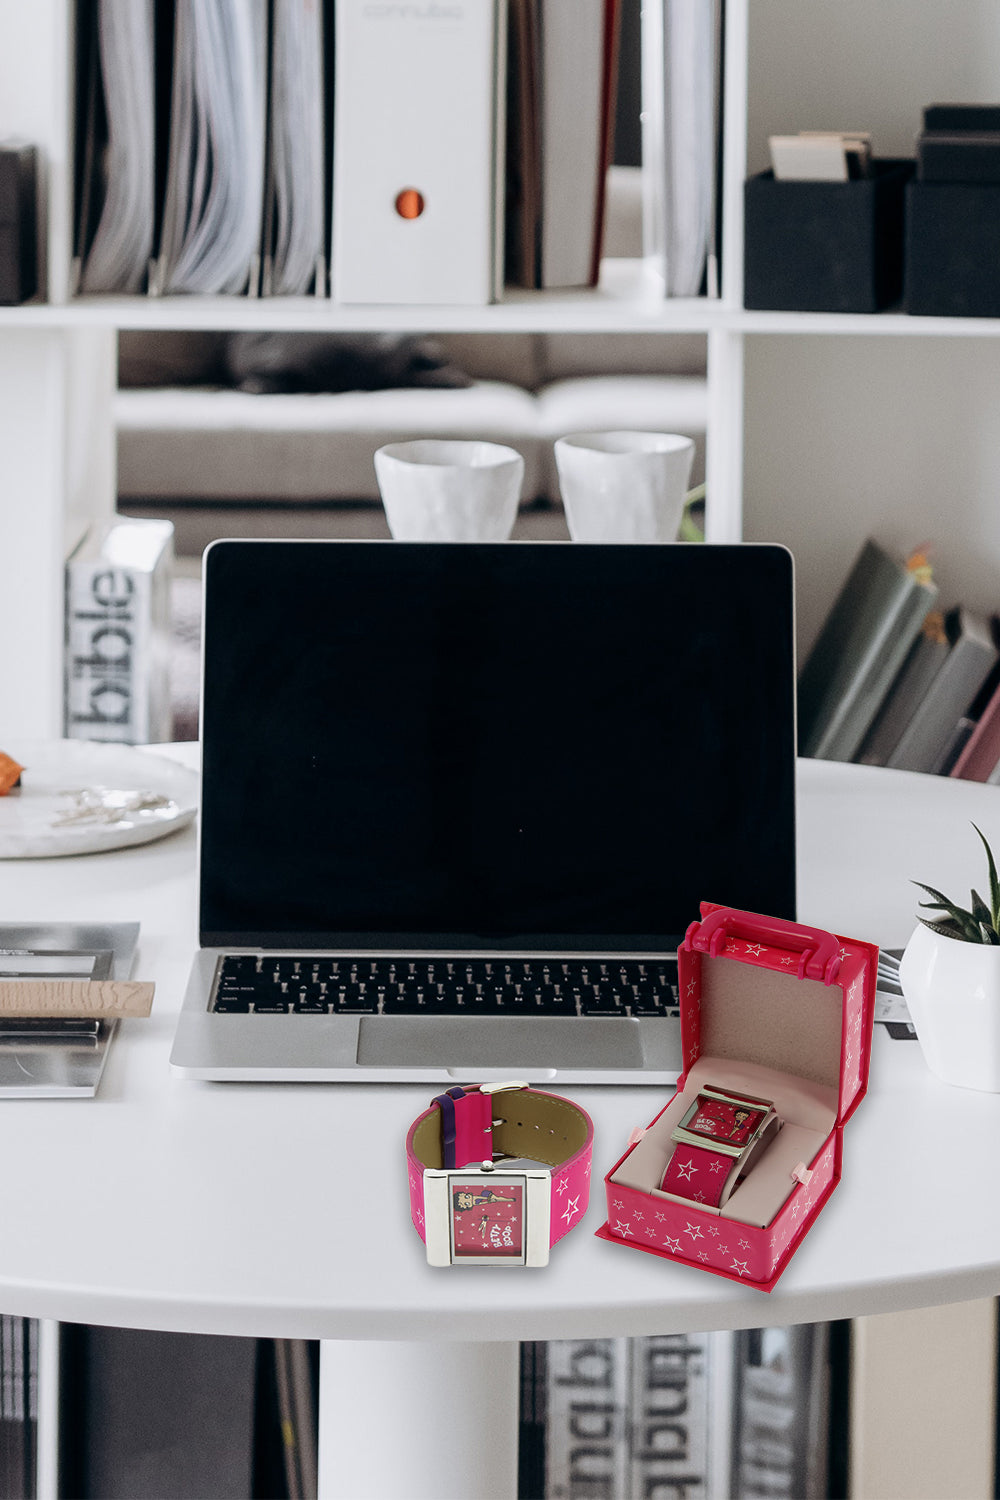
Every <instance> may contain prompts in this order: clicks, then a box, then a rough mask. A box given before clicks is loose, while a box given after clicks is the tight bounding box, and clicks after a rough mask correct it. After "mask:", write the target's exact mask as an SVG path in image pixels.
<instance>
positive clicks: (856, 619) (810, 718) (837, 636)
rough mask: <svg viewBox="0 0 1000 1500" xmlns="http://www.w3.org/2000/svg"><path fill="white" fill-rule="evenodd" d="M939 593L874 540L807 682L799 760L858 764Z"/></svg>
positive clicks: (845, 590)
mask: <svg viewBox="0 0 1000 1500" xmlns="http://www.w3.org/2000/svg"><path fill="white" fill-rule="evenodd" d="M937 593H938V590H937V585H936V584H935V583H934V582H933V580H932V579H931V578H930V577H929V576H928V574H927V572H926V570H925V569H924V568H922V567H920V566H919V563H918V559H917V557H916V556H915V557H914V559H911V560H910V564H909V565H908V563H907V562H906V561H905V560H903V559H900V558H897V557H894V556H892V555H890V553H888V552H887V551H886V550H885V548H884V547H882V546H881V545H880V544H879V543H878V542H877V541H875V540H874V539H873V538H869V539H868V540H867V541H866V542H865V544H864V546H863V547H862V549H861V551H860V553H859V554H858V556H857V558H856V559H855V562H854V564H853V565H852V567H851V569H850V572H849V573H848V575H847V578H846V579H845V580H844V583H843V585H842V587H841V589H840V592H839V593H838V595H837V597H836V599H835V600H834V603H833V605H832V607H831V609H830V611H829V613H828V615H827V617H826V619H825V621H824V622H823V625H822V627H821V628H820V632H819V634H818V636H817V637H816V640H815V642H814V644H813V647H812V650H811V651H810V652H809V655H808V657H807V658H806V662H805V665H804V666H803V668H802V670H801V672H800V674H799V684H798V737H799V754H800V755H803V756H810V757H813V758H815V759H818V760H847V761H849V760H853V759H854V757H855V756H856V755H857V753H858V751H859V750H860V748H861V744H862V742H863V740H864V737H865V735H866V734H867V732H868V730H869V728H870V727H871V724H872V722H873V721H874V718H875V715H876V714H877V712H878V710H879V708H880V707H881V704H882V702H883V700H884V698H885V695H886V693H887V692H888V690H889V688H890V687H891V685H892V683H893V682H894V680H895V678H896V674H897V673H898V671H899V669H900V668H901V667H902V665H903V663H904V661H905V660H906V657H907V655H908V653H909V651H910V648H911V647H912V645H913V643H914V641H915V640H916V638H917V635H918V634H919V632H920V629H921V627H922V625H923V622H924V620H925V619H926V617H927V615H928V613H929V612H930V609H931V607H932V606H933V604H934V602H935V600H936V599H937Z"/></svg>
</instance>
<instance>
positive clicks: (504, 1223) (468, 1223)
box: [448, 1176, 525, 1261]
mask: <svg viewBox="0 0 1000 1500" xmlns="http://www.w3.org/2000/svg"><path fill="white" fill-rule="evenodd" d="M448 1187H449V1211H450V1213H451V1227H452V1245H453V1247H454V1257H455V1260H456V1261H460V1260H463V1259H470V1258H475V1259H476V1260H482V1259H489V1260H504V1259H507V1258H515V1259H520V1258H522V1257H523V1256H524V1223H525V1218H524V1186H523V1183H511V1182H498V1183H492V1182H484V1181H483V1179H482V1178H481V1177H475V1178H470V1179H469V1180H468V1181H467V1182H463V1181H462V1180H461V1178H456V1177H454V1176H453V1177H452V1178H451V1179H450V1182H449V1185H448Z"/></svg>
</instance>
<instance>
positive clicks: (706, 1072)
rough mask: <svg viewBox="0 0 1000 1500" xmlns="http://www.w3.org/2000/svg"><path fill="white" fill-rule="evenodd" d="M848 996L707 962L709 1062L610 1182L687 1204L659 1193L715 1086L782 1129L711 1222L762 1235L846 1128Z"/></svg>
mask: <svg viewBox="0 0 1000 1500" xmlns="http://www.w3.org/2000/svg"><path fill="white" fill-rule="evenodd" d="M842 1020H843V991H842V990H841V988H840V986H839V985H826V984H823V983H822V982H821V981H820V980H815V979H799V978H797V977H796V976H795V975H794V974H780V973H775V972H774V971H773V970H770V969H763V968H757V967H756V966H754V965H751V964H745V963H737V962H734V961H733V960H732V959H727V958H721V957H720V958H710V957H707V956H706V957H704V958H703V959H702V975H701V1022H702V1032H701V1055H700V1056H699V1058H698V1060H697V1061H696V1062H695V1063H694V1064H693V1065H692V1067H691V1068H690V1070H689V1072H688V1075H687V1078H686V1080H685V1086H684V1089H683V1092H681V1093H679V1094H677V1095H676V1096H675V1097H674V1098H673V1099H672V1100H671V1102H670V1104H669V1105H668V1106H667V1108H666V1109H665V1110H664V1111H663V1113H662V1114H661V1115H660V1116H659V1118H658V1119H657V1120H655V1121H654V1123H653V1124H652V1125H651V1126H650V1128H649V1129H648V1130H647V1131H646V1133H645V1135H644V1136H643V1137H642V1139H641V1140H640V1141H639V1142H638V1143H637V1144H636V1145H635V1147H634V1148H633V1149H632V1151H630V1152H629V1154H628V1156H627V1157H626V1158H625V1160H624V1161H623V1162H622V1164H621V1166H619V1167H618V1168H617V1169H616V1170H615V1172H613V1173H612V1176H611V1178H610V1181H612V1182H617V1183H621V1185H622V1186H624V1187H630V1188H634V1189H636V1190H637V1191H638V1192H642V1193H648V1194H650V1196H651V1197H653V1198H663V1199H665V1200H667V1201H669V1202H675V1203H676V1202H681V1203H684V1202H686V1201H687V1200H686V1199H679V1198H677V1197H675V1196H674V1195H673V1194H670V1193H664V1192H661V1191H660V1189H659V1188H658V1186H657V1184H658V1183H659V1181H660V1180H661V1178H662V1176H663V1172H664V1169H665V1167H666V1165H667V1162H668V1160H669V1158H670V1154H671V1152H672V1151H673V1142H672V1140H671V1139H670V1137H671V1133H672V1131H673V1129H674V1126H675V1125H676V1124H678V1123H679V1121H680V1119H681V1116H682V1115H683V1114H684V1111H685V1110H686V1109H687V1108H688V1106H689V1105H690V1104H692V1103H693V1102H694V1098H695V1095H696V1094H697V1093H698V1090H699V1089H701V1088H705V1087H706V1086H708V1085H712V1086H714V1087H716V1088H723V1089H730V1090H732V1091H734V1092H736V1093H745V1094H748V1095H750V1096H752V1097H754V1098H758V1099H770V1100H771V1102H772V1103H773V1104H774V1107H775V1109H776V1110H777V1113H778V1115H779V1117H780V1119H781V1121H782V1126H781V1129H780V1130H779V1131H778V1134H777V1136H776V1137H775V1139H774V1141H773V1142H772V1143H771V1145H770V1146H769V1147H768V1148H767V1150H766V1151H765V1152H764V1154H763V1156H762V1157H761V1158H760V1160H759V1162H758V1163H757V1165H756V1166H755V1167H754V1168H753V1170H752V1171H751V1172H750V1173H749V1174H748V1176H747V1177H746V1178H745V1179H744V1181H743V1182H741V1183H740V1185H739V1186H738V1187H737V1188H736V1190H735V1191H734V1193H733V1195H732V1197H731V1198H730V1199H729V1201H728V1203H727V1204H726V1205H725V1207H724V1208H723V1209H721V1210H720V1209H711V1208H707V1207H706V1206H705V1205H703V1204H698V1205H696V1206H697V1207H698V1208H699V1209H700V1210H702V1211H703V1212H706V1213H716V1214H718V1216H719V1217H720V1218H724V1219H732V1220H735V1221H737V1222H739V1223H743V1224H750V1225H756V1226H758V1227H760V1228H763V1227H765V1226H766V1225H768V1224H770V1223H771V1222H772V1220H773V1219H774V1217H775V1215H776V1214H777V1213H778V1212H779V1210H780V1209H781V1207H782V1205H783V1204H784V1203H785V1202H786V1201H787V1199H788V1198H789V1196H790V1195H791V1193H792V1191H793V1189H794V1188H795V1186H796V1183H797V1180H798V1179H797V1178H796V1177H795V1176H794V1175H793V1174H794V1172H795V1169H796V1168H797V1167H798V1166H799V1165H800V1164H802V1165H804V1166H805V1167H807V1168H808V1167H809V1166H810V1165H811V1163H812V1162H813V1161H814V1160H815V1158H816V1156H817V1155H818V1153H819V1151H820V1150H821V1149H822V1147H823V1145H824V1144H825V1142H826V1140H827V1139H828V1137H829V1135H830V1132H831V1131H832V1130H833V1128H834V1126H835V1125H836V1123H837V1110H838V1103H839V1095H840V1049H841V1031H842Z"/></svg>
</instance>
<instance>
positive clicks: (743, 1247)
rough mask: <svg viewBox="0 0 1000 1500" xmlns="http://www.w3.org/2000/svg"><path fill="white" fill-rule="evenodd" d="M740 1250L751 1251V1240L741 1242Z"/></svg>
mask: <svg viewBox="0 0 1000 1500" xmlns="http://www.w3.org/2000/svg"><path fill="white" fill-rule="evenodd" d="M740 1249H741V1250H749V1249H750V1241H749V1240H740Z"/></svg>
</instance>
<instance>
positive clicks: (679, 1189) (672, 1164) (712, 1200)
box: [660, 1142, 736, 1208]
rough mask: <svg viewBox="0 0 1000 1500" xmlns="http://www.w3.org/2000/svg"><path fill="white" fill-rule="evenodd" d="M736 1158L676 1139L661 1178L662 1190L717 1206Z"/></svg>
mask: <svg viewBox="0 0 1000 1500" xmlns="http://www.w3.org/2000/svg"><path fill="white" fill-rule="evenodd" d="M735 1166H736V1158H734V1157H732V1156H727V1155H725V1154H724V1153H723V1152H721V1151H713V1150H711V1148H710V1147H703V1146H690V1145H687V1144H686V1143H681V1142H678V1143H677V1145H676V1146H675V1147H674V1150H673V1154H672V1155H671V1157H670V1160H669V1161H668V1162H667V1166H666V1171H665V1172H664V1174H663V1177H662V1179H661V1181H660V1189H661V1191H662V1192H664V1193H676V1194H677V1196H678V1198H689V1199H690V1200H691V1202H692V1203H705V1204H707V1205H708V1206H709V1207H710V1208H718V1206H719V1204H720V1202H721V1201H722V1194H723V1191H724V1189H725V1186H726V1183H727V1182H728V1180H729V1174H730V1172H731V1171H732V1170H733V1168H734V1167H735Z"/></svg>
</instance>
